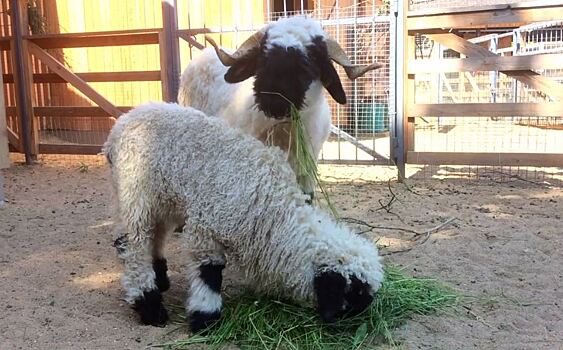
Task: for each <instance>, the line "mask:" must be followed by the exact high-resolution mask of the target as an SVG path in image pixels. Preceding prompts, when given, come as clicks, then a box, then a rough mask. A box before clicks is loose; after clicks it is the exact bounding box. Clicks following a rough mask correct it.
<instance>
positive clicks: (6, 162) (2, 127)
mask: <svg viewBox="0 0 563 350" xmlns="http://www.w3.org/2000/svg"><path fill="white" fill-rule="evenodd" d="M2 78H3V75H2V66H1V65H0V171H1V170H2V169H5V168H8V167H9V166H10V152H9V149H8V126H7V125H6V105H5V103H4V81H3V79H2ZM0 176H1V175H0ZM0 187H1V185H0ZM0 193H1V188H0ZM0 201H1V198H0Z"/></svg>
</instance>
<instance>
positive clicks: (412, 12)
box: [408, 0, 561, 17]
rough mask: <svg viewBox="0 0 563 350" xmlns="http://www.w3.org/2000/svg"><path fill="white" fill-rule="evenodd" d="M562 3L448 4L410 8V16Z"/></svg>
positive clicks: (538, 0)
mask: <svg viewBox="0 0 563 350" xmlns="http://www.w3.org/2000/svg"><path fill="white" fill-rule="evenodd" d="M558 5H561V1H560V0H524V1H522V0H521V1H518V2H513V3H510V4H502V3H501V4H492V5H473V6H459V7H453V8H451V7H450V8H448V7H447V4H446V5H444V6H436V7H433V6H431V7H429V8H421V9H416V10H410V11H409V12H408V16H409V17H416V16H431V15H439V14H444V13H468V12H478V11H493V10H504V9H507V8H513V9H518V8H533V7H549V6H558Z"/></svg>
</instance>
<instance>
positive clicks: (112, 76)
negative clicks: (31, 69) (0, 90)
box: [3, 70, 160, 84]
mask: <svg viewBox="0 0 563 350" xmlns="http://www.w3.org/2000/svg"><path fill="white" fill-rule="evenodd" d="M74 74H76V76H78V77H79V78H80V79H82V80H84V81H86V82H96V83H100V82H104V83H105V82H122V81H160V71H158V70H152V71H130V72H95V73H90V72H88V73H74ZM3 79H4V83H7V84H11V83H13V82H14V76H13V75H12V74H3ZM33 82H34V83H35V84H44V83H66V82H67V81H66V80H64V79H63V78H61V77H60V76H59V75H58V74H55V73H38V74H33Z"/></svg>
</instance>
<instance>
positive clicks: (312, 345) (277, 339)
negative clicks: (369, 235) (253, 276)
mask: <svg viewBox="0 0 563 350" xmlns="http://www.w3.org/2000/svg"><path fill="white" fill-rule="evenodd" d="M459 300H460V297H459V295H458V294H456V293H455V292H454V291H453V290H451V289H450V288H449V287H447V286H444V285H443V284H441V283H439V282H438V281H436V280H432V279H423V278H413V277H409V276H407V275H405V274H403V273H402V272H401V271H400V270H397V269H395V268H390V267H387V268H386V269H385V280H384V283H383V286H382V287H381V289H380V290H379V291H378V292H377V294H376V298H375V300H374V302H373V304H372V306H371V307H370V308H369V309H368V310H366V311H365V312H364V313H362V314H360V315H358V316H356V317H354V318H351V319H347V320H342V321H339V322H337V323H334V324H331V325H328V324H325V323H322V321H321V320H320V319H319V317H318V316H317V313H316V311H315V310H313V309H309V308H303V307H300V306H295V305H292V304H289V303H285V302H281V301H277V300H271V299H268V298H266V297H254V296H250V295H241V296H238V297H234V298H232V299H230V300H226V303H225V306H224V309H223V315H222V316H221V320H220V321H219V324H217V325H216V327H215V328H213V329H212V330H211V331H209V333H207V334H205V335H203V334H195V335H193V336H190V337H188V338H186V339H181V340H176V341H173V342H169V343H166V344H161V345H158V346H159V347H162V348H165V349H188V348H190V346H193V345H194V344H205V345H207V347H206V348H211V349H220V348H223V347H225V346H226V345H227V344H235V345H237V346H239V347H240V348H242V349H299V350H308V349H315V350H317V349H318V350H320V349H364V348H368V349H369V348H373V347H375V346H376V345H377V343H380V342H388V343H391V344H394V341H393V337H392V330H393V329H395V328H396V327H398V326H400V325H401V324H403V323H404V322H405V321H406V320H408V319H410V318H411V317H412V316H414V315H428V314H432V313H436V312H439V311H443V310H446V309H448V308H452V307H454V306H456V304H457V303H458V301H459ZM172 311H173V313H174V314H176V316H177V317H178V320H177V322H178V323H179V324H180V325H181V326H184V327H187V322H186V319H185V316H183V315H184V309H183V307H178V306H176V307H174V308H173V310H172Z"/></svg>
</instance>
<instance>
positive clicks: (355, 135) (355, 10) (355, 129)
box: [346, 0, 359, 162]
mask: <svg viewBox="0 0 563 350" xmlns="http://www.w3.org/2000/svg"><path fill="white" fill-rule="evenodd" d="M353 33H354V38H353V39H352V40H354V64H357V63H358V40H356V39H357V36H358V0H354V31H353ZM346 39H348V38H346ZM352 83H353V84H354V121H355V123H354V127H355V128H354V131H355V132H354V137H356V138H357V137H358V122H359V120H358V119H359V118H358V80H357V79H354V81H353V82H352ZM355 151H356V152H355V157H356V162H357V161H358V147H355Z"/></svg>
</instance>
